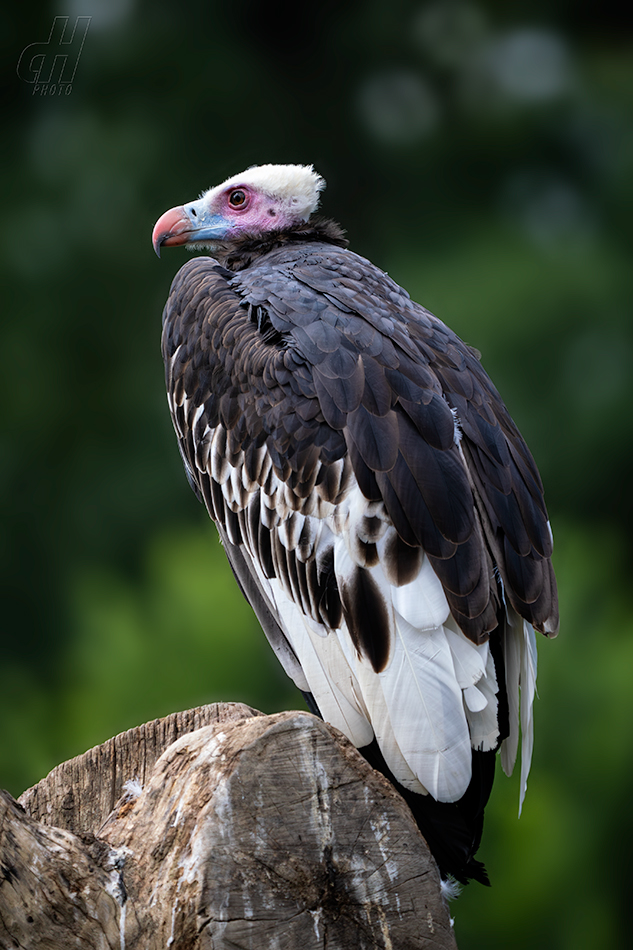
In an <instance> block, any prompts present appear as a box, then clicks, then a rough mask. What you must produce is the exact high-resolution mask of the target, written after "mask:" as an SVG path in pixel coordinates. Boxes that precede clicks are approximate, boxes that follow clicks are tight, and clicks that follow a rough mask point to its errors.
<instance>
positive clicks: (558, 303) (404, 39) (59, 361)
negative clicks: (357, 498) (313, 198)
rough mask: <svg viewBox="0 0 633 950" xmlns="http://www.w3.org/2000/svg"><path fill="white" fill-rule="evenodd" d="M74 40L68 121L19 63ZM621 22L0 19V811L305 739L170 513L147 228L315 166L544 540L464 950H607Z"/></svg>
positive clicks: (421, 17)
mask: <svg viewBox="0 0 633 950" xmlns="http://www.w3.org/2000/svg"><path fill="white" fill-rule="evenodd" d="M57 13H63V14H66V15H69V16H70V17H71V18H72V22H74V18H75V17H76V16H83V15H91V16H92V17H93V19H92V22H91V25H90V28H89V31H88V34H87V37H86V41H85V45H84V48H83V52H82V55H81V59H80V61H79V64H78V68H77V73H76V76H75V81H74V85H73V88H72V93H71V94H70V95H65V96H63V97H60V96H50V95H48V96H40V95H35V94H33V86H32V85H29V84H28V83H27V82H25V81H24V80H23V79H20V78H19V77H18V76H17V74H16V65H17V62H18V59H19V57H20V53H21V52H22V50H23V49H24V48H25V47H26V46H28V45H29V44H31V43H36V42H43V41H45V40H46V39H47V37H48V35H49V32H50V28H51V25H52V20H53V16H54V14H57ZM629 16H630V14H629V12H628V9H627V8H626V7H624V6H623V7H622V8H621V9H620V5H619V4H617V5H616V4H614V3H611V2H603V3H593V4H592V3H584V4H579V3H573V2H571V0H548V2H517V3H512V4H508V3H502V2H492V0H489V2H484V0H477V2H455V3H452V2H438V0H431V2H405V0H389V2H387V0H369V2H364V3H359V2H349V3H341V2H333V0H324V2H321V3H319V4H314V5H312V4H305V5H299V4H295V5H294V6H292V7H291V6H288V5H283V4H280V3H278V2H269V3H266V4H264V3H250V4H249V3H245V2H240V0H233V2H231V3H229V4H227V3H220V2H217V0H210V2H202V0H188V2H187V3H186V4H182V3H179V4H176V3H173V2H167V0H155V2H152V3H150V2H149V0H145V2H142V0H112V2H106V0H101V2H90V0H72V2H67V3H66V4H65V6H64V5H62V7H61V8H60V9H58V8H57V7H56V6H50V5H49V4H47V3H39V4H38V3H30V4H22V5H18V4H13V5H12V6H11V8H6V7H5V9H4V11H3V18H2V19H3V24H2V26H3V29H2V38H1V42H2V47H3V54H2V69H3V71H4V76H3V79H4V83H3V88H4V90H5V91H4V115H3V131H4V140H5V146H4V148H3V150H2V158H1V161H2V169H3V176H2V187H3V194H2V207H3V209H4V210H3V221H4V226H3V228H2V232H1V233H0V247H1V254H0V269H1V270H2V276H3V287H4V290H3V307H2V309H3V319H2V336H1V340H2V373H1V385H2V388H3V393H2V404H3V412H2V423H3V425H2V434H1V436H0V482H1V491H0V504H1V505H2V528H3V531H2V540H1V545H0V557H1V559H2V560H1V581H2V585H3V600H2V620H3V631H2V638H1V664H0V716H1V722H2V728H1V730H0V785H1V786H4V787H6V788H8V789H9V790H10V791H11V792H12V793H13V794H16V795H17V794H19V793H20V792H21V791H22V790H23V789H24V788H26V787H27V786H29V785H30V784H32V783H34V782H36V781H37V780H38V779H39V778H41V777H42V776H43V775H44V774H45V773H46V772H47V771H48V770H49V769H50V768H52V767H53V766H54V765H55V764H57V763H58V762H59V761H61V760H63V759H66V758H68V757H70V756H72V755H75V754H77V753H79V752H82V751H84V750H85V749H86V748H88V747H89V746H91V745H94V744H96V743H99V742H102V741H104V740H105V739H107V738H108V737H110V736H111V735H113V734H115V733H116V732H119V731H121V730H123V729H126V728H129V727H131V726H133V725H136V724H138V723H141V722H143V721H146V720H149V719H151V718H154V717H156V716H161V715H164V714H167V713H169V712H173V711H175V710H177V709H182V708H187V707H190V706H194V705H196V704H199V703H204V702H212V701H215V700H241V701H244V702H247V703H251V704H253V705H255V706H257V707H259V708H261V709H263V710H265V711H269V712H273V711H276V710H279V709H283V708H288V707H290V708H292V707H294V706H298V707H299V708H300V706H301V698H300V697H299V696H298V694H296V693H295V692H294V691H293V690H292V689H291V688H290V687H289V686H288V683H287V682H286V681H285V680H284V678H283V675H282V674H281V673H280V672H279V670H278V668H277V666H276V663H275V661H274V659H273V658H272V656H271V655H270V653H269V650H268V648H267V646H266V644H265V641H264V638H263V636H262V635H261V634H260V633H259V632H258V629H257V624H256V622H255V620H254V618H253V616H252V614H251V612H250V610H249V608H248V607H247V606H246V605H245V604H244V603H243V601H242V600H241V597H240V595H239V594H238V591H237V587H236V585H235V583H234V582H233V580H232V577H231V575H230V572H229V570H228V568H227V567H226V565H225V563H224V560H223V554H222V551H221V548H220V545H219V543H218V541H217V538H216V536H215V534H214V529H213V527H212V525H211V524H210V523H209V522H208V519H207V518H206V516H205V514H204V511H203V510H202V508H201V506H200V505H198V503H197V502H196V501H195V499H194V496H193V494H192V493H191V492H190V490H189V488H188V487H187V484H186V481H185V478H184V475H183V472H182V469H181V464H180V460H179V457H178V453H177V450H176V443H175V439H174V436H173V433H172V431H171V423H170V421H169V417H168V412H167V407H166V401H165V396H164V388H163V371H162V364H161V359H160V352H159V336H160V318H161V310H162V306H163V304H164V301H165V299H166V296H167V292H168V288H169V284H170V281H171V279H172V277H173V275H174V274H175V272H176V270H177V269H178V267H179V266H180V265H181V264H182V263H183V262H184V261H185V260H186V252H184V251H182V250H181V249H174V250H168V251H166V252H165V253H164V254H163V258H162V260H161V261H158V260H157V259H156V257H155V256H154V254H153V252H152V249H151V244H150V234H151V229H152V226H153V224H154V222H155V221H156V219H157V218H158V217H159V215H160V214H161V213H162V212H163V211H164V210H166V209H167V208H169V207H172V206H173V205H175V204H180V203H182V202H183V201H185V200H187V199H191V198H194V197H196V196H197V195H198V193H199V192H200V191H201V190H202V189H204V188H207V187H209V186H210V185H212V184H217V183H218V182H219V181H221V180H223V178H225V177H226V176H228V175H229V174H233V173H235V172H237V171H240V170H242V169H243V168H245V167H247V166H248V165H251V164H253V163H264V162H313V163H314V164H315V165H316V167H317V169H318V171H319V172H321V173H322V174H323V175H324V176H325V178H326V179H327V181H328V190H327V192H326V193H325V196H324V201H323V210H324V212H325V213H326V214H328V215H331V216H332V217H334V218H336V219H338V220H340V221H341V222H342V223H343V224H344V226H345V227H346V228H347V229H348V233H349V237H350V239H351V245H352V248H353V249H355V250H356V251H359V252H360V253H362V254H365V255H367V256H368V257H370V258H371V259H372V260H374V261H375V262H376V263H377V264H378V265H380V266H382V267H384V268H386V269H387V270H389V272H390V273H391V274H392V276H393V277H394V278H395V279H396V280H398V281H399V282H400V283H402V284H404V285H405V286H406V287H407V289H408V290H409V291H410V292H411V294H412V296H413V297H414V298H415V299H417V300H419V301H420V302H422V303H424V304H425V305H426V306H427V307H429V308H430V309H432V310H433V311H434V312H435V313H437V314H438V316H440V317H441V318H443V319H444V320H445V321H446V322H448V323H449V324H450V325H451V326H452V327H453V328H454V329H455V330H456V331H457V332H458V333H459V334H460V335H461V336H462V337H463V338H464V339H466V340H467V341H468V342H469V343H472V344H474V345H475V346H477V347H478V348H479V349H480V350H481V351H482V354H483V361H484V365H485V366H486V368H487V369H488V371H489V373H490V374H491V376H492V377H493V378H494V380H495V382H496V383H497V385H498V387H499V389H500V390H501V392H502V394H503V395H504V398H505V400H506V402H507V404H508V407H509V409H510V411H511V412H512V414H513V415H514V417H515V419H516V421H517V422H518V424H519V426H520V428H521V430H522V432H523V434H524V435H525V437H526V438H527V440H528V442H529V444H530V446H531V447H532V450H533V452H534V455H535V457H536V460H537V462H538V464H539V466H540V469H541V472H542V475H543V479H544V482H545V485H546V490H547V498H548V503H549V507H550V513H551V516H552V521H553V524H554V532H555V536H556V554H555V563H556V568H557V573H558V576H559V582H560V589H561V601H562V604H561V615H562V624H561V635H560V637H559V639H558V640H556V641H554V642H546V641H544V640H542V642H541V643H540V680H539V684H540V690H539V692H540V696H539V699H538V701H537V708H536V751H535V757H534V766H533V771H532V775H531V778H530V788H529V792H528V796H527V800H526V804H525V807H524V811H523V816H522V818H521V819H520V821H518V820H517V804H518V783H517V780H516V777H515V778H514V779H512V780H507V779H505V778H504V777H503V776H502V775H501V773H500V774H499V777H498V780H497V784H496V788H495V792H494V794H493V801H492V804H491V806H490V809H489V814H488V819H487V827H486V834H485V838H484V844H483V846H482V849H481V857H482V858H483V859H484V860H485V861H486V863H487V865H488V867H489V871H490V876H491V879H492V882H493V887H492V889H490V890H488V889H484V888H481V887H479V886H478V885H476V884H473V885H471V886H469V887H468V888H467V889H466V891H465V893H464V895H463V896H462V897H461V898H460V900H459V901H458V902H457V904H455V905H453V913H454V914H455V915H456V918H457V922H456V928H457V937H458V942H459V946H460V950H469V948H470V950H474V948H480V947H483V946H486V947H487V948H488V950H496V948H507V947H512V948H516V950H523V948H526V950H527V948H530V950H532V948H533V947H535V946H537V947H539V948H542V950H547V948H556V950H572V948H573V950H584V948H591V950H595V948H602V947H609V948H610V947H623V946H626V945H628V941H629V940H630V938H631V928H630V911H629V900H630V890H631V870H630V859H631V850H632V847H633V819H632V810H631V803H630V799H631V798H632V797H633V761H632V752H633V689H632V686H631V679H632V677H633V622H632V620H631V616H630V600H631V598H630V594H629V589H630V572H631V560H632V558H631V550H630V545H629V541H628V539H629V537H630V536H631V533H632V531H633V505H632V502H631V499H632V497H633V495H632V494H631V491H630V487H629V485H630V469H631V459H632V448H631V444H630V439H631V433H632V430H633V427H632V425H631V421H632V420H631V414H632V411H633V410H632V407H633V375H632V374H631V371H630V366H631V357H632V354H633V329H632V326H631V317H630V300H631V296H632V291H633V280H632V272H631V266H630V262H629V248H630V240H631V232H632V219H633V112H632V106H633V59H632V57H631V46H632V44H631V38H632V34H631V31H630V29H629Z"/></svg>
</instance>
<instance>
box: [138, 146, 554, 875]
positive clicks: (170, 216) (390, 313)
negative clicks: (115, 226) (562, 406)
mask: <svg viewBox="0 0 633 950" xmlns="http://www.w3.org/2000/svg"><path fill="white" fill-rule="evenodd" d="M324 187H325V181H324V179H323V178H322V177H321V176H320V175H319V174H318V173H317V172H316V171H315V169H314V167H313V166H312V165H292V164H289V165H274V164H266V165H255V166H252V167H251V168H248V169H247V170H246V171H244V172H242V173H240V174H238V175H234V176H232V177H230V178H228V179H227V180H226V181H224V182H223V183H222V184H220V185H217V186H214V187H212V188H210V189H209V190H208V191H205V192H204V193H203V194H202V195H201V197H200V198H198V199H196V200H193V201H189V202H186V203H185V204H183V205H181V206H178V207H174V208H172V209H171V210H169V211H166V212H165V213H164V214H163V215H162V216H161V217H160V218H159V220H158V221H157V223H156V225H155V227H154V230H153V234H152V241H153V246H154V249H155V251H156V253H157V254H158V256H159V257H160V251H161V248H163V247H172V246H178V245H182V246H186V247H187V248H188V249H193V250H203V251H204V250H207V251H208V252H209V254H206V255H196V256H194V257H193V258H192V259H190V260H189V261H188V262H187V263H185V264H184V266H182V267H181V268H180V270H179V271H178V273H177V274H176V276H175V278H174V280H173V283H172V285H171V289H170V292H169V297H168V300H167V303H166V305H165V309H164V313H163V330H162V354H163V358H164V363H165V375H166V386H167V395H168V403H169V409H170V413H171V418H172V421H173V425H174V429H175V432H176V436H177V440H178V446H179V449H180V454H181V456H182V461H183V463H184V468H185V472H186V475H187V478H188V481H189V484H190V486H191V488H192V489H193V491H194V492H195V494H196V495H197V497H198V499H199V500H200V501H202V502H203V503H204V504H205V506H206V508H207V510H208V513H209V515H210V516H211V518H212V519H213V521H214V522H215V524H216V526H217V528H218V531H219V534H220V539H221V541H222V544H223V546H224V549H225V552H226V555H227V557H228V560H229V562H230V565H231V567H232V569H233V573H234V575H235V578H236V580H237V582H238V585H239V587H240V588H241V590H242V592H243V594H244V595H245V597H246V598H247V600H248V601H249V602H250V604H251V606H252V607H253V609H254V611H255V614H256V615H257V617H258V619H259V622H260V624H261V626H262V628H263V631H264V633H265V634H266V637H267V638H268V641H269V643H270V645H271V647H272V649H273V650H274V652H275V654H276V655H277V657H278V659H279V661H280V662H281V665H282V666H283V668H284V670H285V672H286V673H287V674H288V675H289V676H290V677H291V679H292V680H293V681H294V683H295V684H296V686H297V687H298V688H299V690H301V692H302V693H303V695H304V697H305V700H306V703H307V705H308V708H309V709H310V710H311V711H312V712H313V713H315V714H316V715H318V716H320V717H322V718H323V719H324V720H325V721H327V722H328V723H330V724H331V725H333V726H335V727H336V728H337V729H339V730H340V731H341V732H342V733H343V734H344V735H345V736H346V737H347V738H348V739H349V740H350V741H351V742H352V743H353V745H354V746H356V748H357V749H359V751H360V752H361V754H362V755H364V756H365V758H366V759H367V761H368V762H369V763H370V764H371V765H372V766H373V767H374V768H376V769H378V770H380V771H382V772H383V774H384V775H386V776H387V778H388V779H389V780H390V781H391V782H392V783H393V785H394V786H395V787H396V789H397V790H398V791H399V792H400V793H401V794H402V796H403V797H404V798H405V801H406V802H407V804H408V805H409V807H410V808H411V811H412V812H413V815H414V817H415V820H416V821H417V824H418V826H419V828H420V830H421V832H422V834H423V835H424V837H425V838H426V840H427V843H428V845H429V848H430V850H431V852H432V854H433V855H434V857H435V860H436V862H437V864H438V867H439V870H440V873H441V875H442V877H443V878H444V879H447V880H450V879H453V880H454V881H457V882H460V883H467V882H468V881H469V880H477V881H480V882H481V883H483V884H488V883H489V879H488V875H487V872H486V869H485V867H484V865H483V863H482V862H481V861H479V860H478V859H477V858H476V856H475V855H476V852H477V849H478V848H479V845H480V842H481V837H482V829H483V816H484V808H485V806H486V803H487V801H488V799H489V796H490V793H491V788H492V783H493V778H494V771H495V761H496V757H497V754H499V756H500V759H501V765H502V768H503V770H504V771H505V772H506V773H507V774H508V775H509V774H510V773H511V772H512V770H513V767H514V765H515V761H516V759H517V757H518V748H519V737H520V736H521V755H520V758H521V767H520V768H521V776H520V805H519V813H520V809H521V806H522V804H523V798H524V796H525V791H526V787H527V778H528V772H529V769H530V763H531V757H532V748H533V700H534V696H535V689H536V669H537V657H536V635H535V631H539V632H540V633H543V634H545V635H546V636H547V637H554V636H555V635H556V634H557V632H558V626H559V615H558V601H557V592H556V580H555V576H554V572H553V569H552V564H551V554H552V544H553V538H552V531H551V527H550V522H549V519H548V514H547V509H546V506H545V501H544V496H543V485H542V481H541V478H540V475H539V472H538V469H537V466H536V464H535V462H534V460H533V457H532V455H531V453H530V451H529V449H528V447H527V445H526V443H525V441H524V440H523V438H522V436H521V434H520V433H519V430H518V428H517V426H516V425H515V423H514V422H513V420H512V418H511V417H510V415H509V413H508V410H507V409H506V407H505V405H504V403H503V401H502V399H501V397H500V395H499V393H498V392H497V390H496V389H495V387H494V385H493V383H492V381H491V380H490V378H489V377H488V375H487V374H486V372H485V370H484V368H483V366H482V363H481V356H480V354H479V352H478V351H477V350H475V349H474V348H473V347H471V346H470V345H467V344H465V343H464V342H462V340H461V339H460V338H459V337H458V336H457V335H456V334H455V333H454V332H453V331H452V330H451V329H449V327H448V326H447V325H446V324H444V323H443V322H442V321H441V320H440V319H438V318H437V317H436V316H434V315H433V314H432V313H430V312H429V311H428V310H426V309H425V308H424V307H422V306H421V305H419V304H417V303H415V302H414V301H413V300H412V299H411V298H410V296H409V294H408V293H407V292H406V290H404V289H403V288H402V287H400V286H399V285H398V284H397V283H396V282H395V281H394V280H393V279H392V278H391V277H389V276H388V274H387V273H386V272H385V271H383V270H381V269H380V268H379V267H377V266H376V265H374V264H373V263H371V262H370V261H369V260H367V259H366V258H364V257H362V256H360V255H359V254H356V253H354V252H353V251H351V250H350V249H349V247H348V240H347V238H346V237H345V232H344V231H343V229H342V228H341V226H340V225H339V224H337V223H336V222H334V221H333V220H330V219H329V218H325V217H322V216H320V214H318V213H317V209H318V206H319V203H320V198H321V192H322V191H323V189H324Z"/></svg>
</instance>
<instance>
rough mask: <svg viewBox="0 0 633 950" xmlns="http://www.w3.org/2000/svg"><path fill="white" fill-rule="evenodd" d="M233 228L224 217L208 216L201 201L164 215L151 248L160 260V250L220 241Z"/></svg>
mask: <svg viewBox="0 0 633 950" xmlns="http://www.w3.org/2000/svg"><path fill="white" fill-rule="evenodd" d="M230 228H231V222H230V221H228V220H227V219H226V218H223V217H222V215H220V214H209V213H208V212H207V211H206V209H205V208H202V207H201V205H200V202H199V201H192V202H191V204H188V205H181V206H180V207H178V208H170V210H169V211H166V212H165V214H163V215H161V217H160V218H159V219H158V221H157V222H156V224H155V225H154V230H153V232H152V245H153V246H154V250H155V251H156V254H157V255H158V257H160V249H161V247H173V246H174V245H176V244H198V243H200V244H204V243H208V242H211V241H221V240H222V239H223V238H224V237H226V235H227V234H228V232H229V230H230Z"/></svg>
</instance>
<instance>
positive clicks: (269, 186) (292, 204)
mask: <svg viewBox="0 0 633 950" xmlns="http://www.w3.org/2000/svg"><path fill="white" fill-rule="evenodd" d="M324 188H325V181H324V180H323V178H321V177H320V175H317V173H316V172H315V171H314V169H313V167H312V166H311V165H257V166H254V167H253V168H249V169H248V170H247V171H245V172H242V173H241V174H240V175H234V176H233V177H232V178H229V179H227V180H226V181H225V182H223V183H222V184H221V185H216V186H215V188H210V189H209V190H208V191H206V192H205V193H204V194H203V195H202V196H201V197H200V198H198V200H197V201H189V202H187V203H186V204H184V205H181V206H180V207H177V208H171V210H170V211H166V212H165V214H163V215H162V216H161V217H160V218H159V219H158V221H157V222H156V225H155V226H154V231H153V234H152V243H153V245H154V250H155V251H156V253H157V254H158V256H159V257H160V249H161V247H163V246H164V247H170V246H172V245H174V244H187V245H188V246H189V247H194V248H204V247H208V248H211V250H213V249H214V248H216V247H217V246H218V245H222V244H226V243H227V242H228V243H230V242H232V241H234V240H236V239H238V238H241V237H253V238H255V237H258V236H261V235H263V234H266V233H267V232H270V231H280V230H283V229H285V228H289V227H293V226H295V225H297V224H301V223H302V222H304V221H307V220H308V218H309V217H310V215H311V214H312V212H313V211H314V210H315V209H316V207H317V205H318V203H319V193H320V192H321V191H322V190H323V189H324Z"/></svg>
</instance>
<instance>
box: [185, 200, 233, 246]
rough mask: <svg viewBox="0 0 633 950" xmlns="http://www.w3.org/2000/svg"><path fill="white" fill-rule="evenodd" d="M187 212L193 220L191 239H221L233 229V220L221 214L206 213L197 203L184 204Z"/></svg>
mask: <svg viewBox="0 0 633 950" xmlns="http://www.w3.org/2000/svg"><path fill="white" fill-rule="evenodd" d="M184 210H185V214H186V215H187V217H188V218H189V220H190V221H191V238H190V239H189V240H190V241H221V240H222V239H223V238H225V237H226V235H227V234H228V232H229V231H230V229H231V226H232V222H231V221H229V220H228V219H227V218H223V217H222V215H221V214H209V215H207V214H205V212H204V211H199V210H198V208H197V207H196V205H195V204H193V205H188V206H187V205H185V206H184Z"/></svg>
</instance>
